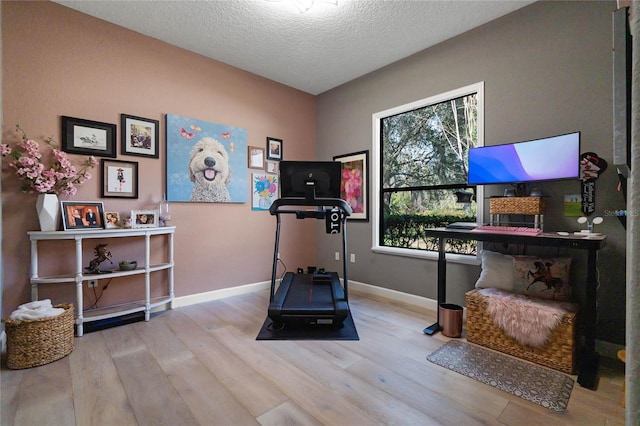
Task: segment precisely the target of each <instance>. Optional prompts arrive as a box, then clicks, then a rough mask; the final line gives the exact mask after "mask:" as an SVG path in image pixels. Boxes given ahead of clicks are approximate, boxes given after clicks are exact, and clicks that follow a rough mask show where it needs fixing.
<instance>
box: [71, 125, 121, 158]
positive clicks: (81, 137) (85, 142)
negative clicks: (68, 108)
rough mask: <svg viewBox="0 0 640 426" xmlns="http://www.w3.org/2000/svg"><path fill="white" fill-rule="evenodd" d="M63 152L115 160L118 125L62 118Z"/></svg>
mask: <svg viewBox="0 0 640 426" xmlns="http://www.w3.org/2000/svg"><path fill="white" fill-rule="evenodd" d="M62 150H63V151H64V152H68V153H70V154H83V155H94V156H97V157H112V158H115V156H116V125H115V124H109V123H100V122H98V121H90V120H83V119H81V118H73V117H66V116H62Z"/></svg>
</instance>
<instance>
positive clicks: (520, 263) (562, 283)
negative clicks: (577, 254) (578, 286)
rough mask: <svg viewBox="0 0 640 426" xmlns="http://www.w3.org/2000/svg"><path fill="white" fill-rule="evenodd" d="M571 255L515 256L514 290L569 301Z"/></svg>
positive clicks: (543, 297)
mask: <svg viewBox="0 0 640 426" xmlns="http://www.w3.org/2000/svg"><path fill="white" fill-rule="evenodd" d="M570 272H571V258H570V257H554V258H541V257H537V256H514V257H513V284H514V292H515V293H518V294H524V295H526V296H529V297H537V298H540V299H549V300H560V301H563V302H567V301H569V299H570V297H571V286H570V284H569V275H570Z"/></svg>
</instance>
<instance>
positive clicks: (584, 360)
mask: <svg viewBox="0 0 640 426" xmlns="http://www.w3.org/2000/svg"><path fill="white" fill-rule="evenodd" d="M424 233H425V235H426V236H427V237H435V238H438V306H440V305H441V304H443V303H446V291H447V284H446V283H447V261H446V249H445V242H446V240H451V239H453V240H466V241H468V240H472V241H486V242H494V243H505V244H522V245H529V246H549V247H562V248H569V249H578V250H586V251H587V280H586V283H585V284H584V285H585V295H584V300H580V301H579V302H580V315H581V316H582V320H581V323H582V325H583V337H584V345H583V346H584V347H583V348H582V353H581V354H580V358H579V368H578V370H579V372H578V383H579V384H580V385H581V386H582V387H585V388H589V389H595V384H596V374H597V372H598V362H599V361H598V353H597V352H596V350H595V339H596V323H597V304H596V302H597V288H598V277H597V269H596V268H597V265H596V262H597V254H598V250H599V249H601V248H602V247H603V245H604V241H605V239H606V236H605V235H599V236H593V237H589V238H585V237H584V236H582V235H568V236H561V235H558V234H555V233H544V234H539V235H522V234H517V235H514V234H508V233H504V232H497V233H490V232H476V231H473V230H465V229H449V228H431V229H425V231H424ZM440 330H442V327H441V326H440V309H438V320H437V321H436V322H435V323H434V324H432V325H430V326H429V327H427V328H425V329H424V332H425V334H428V335H432V334H434V333H437V332H438V331H440Z"/></svg>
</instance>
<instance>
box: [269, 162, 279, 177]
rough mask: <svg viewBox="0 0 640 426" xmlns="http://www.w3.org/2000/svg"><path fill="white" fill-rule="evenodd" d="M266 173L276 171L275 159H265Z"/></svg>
mask: <svg viewBox="0 0 640 426" xmlns="http://www.w3.org/2000/svg"><path fill="white" fill-rule="evenodd" d="M267 173H275V174H277V173H278V162H277V161H267Z"/></svg>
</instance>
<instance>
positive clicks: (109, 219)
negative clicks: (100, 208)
mask: <svg viewBox="0 0 640 426" xmlns="http://www.w3.org/2000/svg"><path fill="white" fill-rule="evenodd" d="M104 227H105V229H118V228H121V227H122V226H121V225H120V213H118V212H104Z"/></svg>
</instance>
